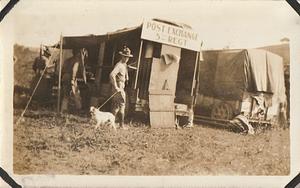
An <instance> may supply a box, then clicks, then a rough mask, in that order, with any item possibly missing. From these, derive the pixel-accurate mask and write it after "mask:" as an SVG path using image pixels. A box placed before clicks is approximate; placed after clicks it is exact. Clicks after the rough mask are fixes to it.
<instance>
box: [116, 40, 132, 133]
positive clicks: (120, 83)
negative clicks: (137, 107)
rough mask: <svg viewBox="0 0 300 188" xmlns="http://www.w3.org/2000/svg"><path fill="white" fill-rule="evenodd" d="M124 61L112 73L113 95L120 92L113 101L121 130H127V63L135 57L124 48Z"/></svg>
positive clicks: (122, 53) (122, 54) (122, 52)
mask: <svg viewBox="0 0 300 188" xmlns="http://www.w3.org/2000/svg"><path fill="white" fill-rule="evenodd" d="M119 54H120V55H121V56H122V59H121V60H120V61H119V62H118V63H117V64H116V65H115V67H114V69H113V70H112V72H111V73H110V80H111V84H112V86H113V87H112V93H113V94H114V93H116V92H118V93H117V94H116V95H115V96H114V97H113V99H112V113H113V114H114V115H115V116H116V118H118V117H117V115H119V118H118V119H119V121H120V128H123V129H127V128H126V127H125V125H124V118H125V103H126V94H125V90H124V88H125V82H127V81H128V80H129V77H128V68H127V62H128V60H129V58H130V57H133V55H132V54H131V51H130V49H129V48H128V47H127V46H124V48H123V50H122V51H120V52H119Z"/></svg>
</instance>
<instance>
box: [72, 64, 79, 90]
mask: <svg viewBox="0 0 300 188" xmlns="http://www.w3.org/2000/svg"><path fill="white" fill-rule="evenodd" d="M78 67H79V62H76V63H74V66H73V68H72V80H71V86H72V92H73V93H74V94H75V93H76V91H75V86H76V84H77V83H76V75H77V72H78Z"/></svg>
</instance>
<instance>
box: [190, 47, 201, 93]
mask: <svg viewBox="0 0 300 188" xmlns="http://www.w3.org/2000/svg"><path fill="white" fill-rule="evenodd" d="M198 59H199V52H197V56H196V62H195V67H194V75H193V82H192V90H191V96H193V94H194V89H195V87H196V84H195V77H196V72H197V67H198Z"/></svg>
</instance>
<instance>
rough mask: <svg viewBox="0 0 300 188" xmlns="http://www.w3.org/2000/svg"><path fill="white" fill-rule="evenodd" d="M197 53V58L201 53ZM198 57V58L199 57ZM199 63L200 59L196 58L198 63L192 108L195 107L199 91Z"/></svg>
mask: <svg viewBox="0 0 300 188" xmlns="http://www.w3.org/2000/svg"><path fill="white" fill-rule="evenodd" d="M198 53H199V56H200V53H201V52H198ZM199 56H198V57H199ZM200 61H201V58H198V61H197V68H196V77H197V79H196V87H195V91H194V93H195V95H194V97H193V106H196V103H197V96H198V90H199V86H200V83H199V82H200Z"/></svg>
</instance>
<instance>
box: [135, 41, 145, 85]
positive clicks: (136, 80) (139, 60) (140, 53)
mask: <svg viewBox="0 0 300 188" xmlns="http://www.w3.org/2000/svg"><path fill="white" fill-rule="evenodd" d="M143 41H144V40H141V44H140V51H139V58H138V62H137V71H136V76H135V82H134V89H136V88H137V82H138V77H139V70H140V62H141V56H142V48H143Z"/></svg>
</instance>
